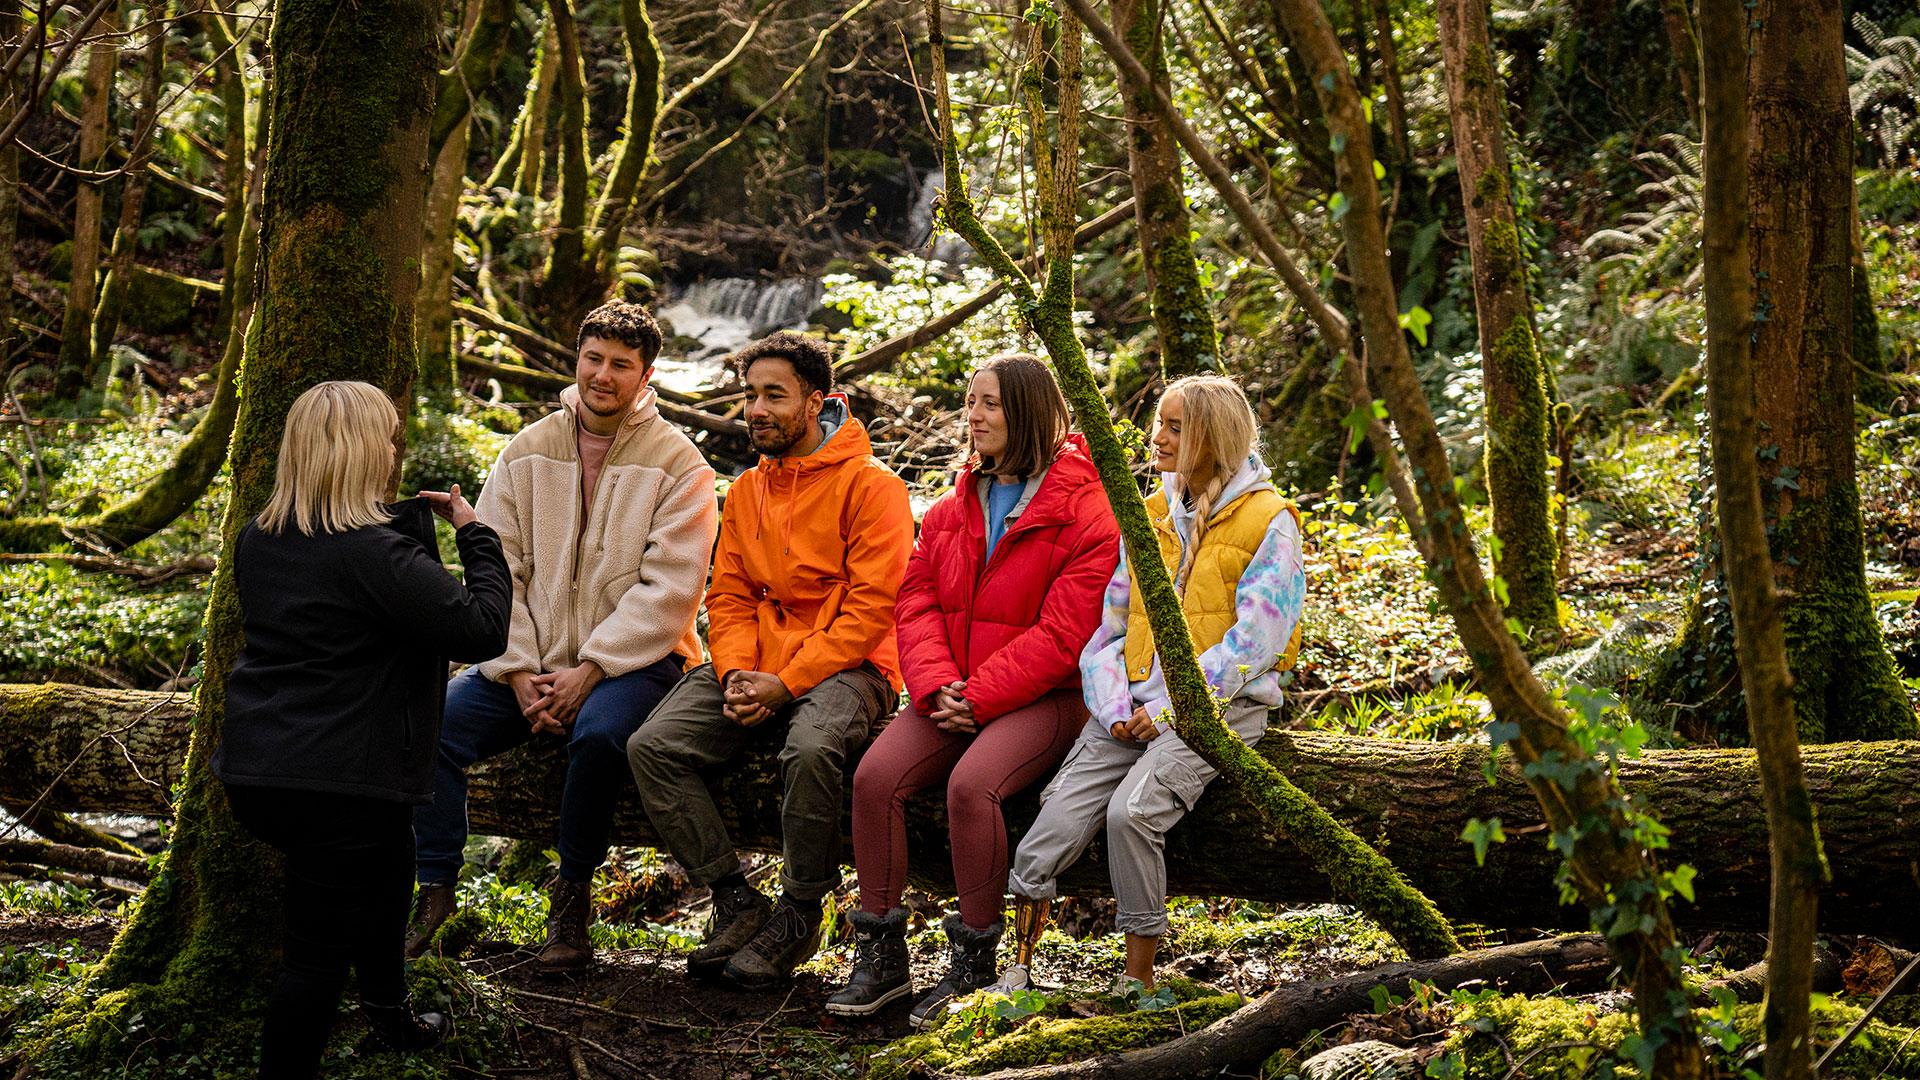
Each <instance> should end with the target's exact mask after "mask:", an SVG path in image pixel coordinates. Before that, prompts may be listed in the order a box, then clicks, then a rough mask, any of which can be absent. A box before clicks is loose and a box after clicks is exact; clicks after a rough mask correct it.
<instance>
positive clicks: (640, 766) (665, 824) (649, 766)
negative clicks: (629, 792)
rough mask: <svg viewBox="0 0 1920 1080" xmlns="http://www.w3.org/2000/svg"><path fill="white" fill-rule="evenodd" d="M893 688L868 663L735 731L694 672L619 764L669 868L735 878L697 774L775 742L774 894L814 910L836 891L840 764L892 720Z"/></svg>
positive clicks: (730, 851) (706, 674)
mask: <svg viewBox="0 0 1920 1080" xmlns="http://www.w3.org/2000/svg"><path fill="white" fill-rule="evenodd" d="M894 703H895V695H894V692H893V687H892V686H891V685H890V684H889V683H888V682H887V677H886V676H885V675H883V674H881V672H880V669H879V668H876V667H874V666H873V664H871V663H862V664H861V665H860V666H859V667H857V668H853V669H851V670H848V671H842V672H840V673H839V674H837V675H833V676H831V677H829V678H828V679H827V680H826V681H825V682H822V683H821V684H820V685H818V686H816V687H814V688H813V689H811V690H809V691H807V692H806V693H804V694H802V695H800V696H799V697H797V698H795V699H793V700H792V701H791V702H789V703H788V704H787V705H786V706H785V707H783V708H782V709H781V710H780V711H779V712H778V713H776V714H774V716H772V717H770V718H769V719H767V720H764V721H762V722H760V723H758V724H755V725H754V726H752V727H742V726H741V725H739V724H736V723H734V722H733V721H731V720H729V719H727V718H726V716H724V715H723V714H722V713H721V712H720V708H721V706H722V705H723V704H725V699H724V697H723V696H722V694H721V689H720V680H719V678H718V676H716V675H715V674H714V671H713V665H712V664H702V665H700V666H699V667H697V668H694V669H693V670H692V671H689V672H687V674H686V675H685V676H684V677H683V678H681V680H680V682H679V685H677V686H675V687H674V688H673V689H672V690H670V691H668V693H667V696H666V697H665V698H663V699H662V700H661V702H660V704H658V705H656V706H654V709H653V714H652V715H651V716H649V717H648V718H647V722H646V723H644V724H641V725H640V727H639V729H638V730H636V731H635V732H634V733H633V736H632V737H631V738H629V739H628V740H627V763H628V764H629V765H630V766H632V768H633V780H634V783H635V784H637V785H638V786H639V788H640V805H641V806H642V807H643V808H645V810H646V812H647V818H648V820H649V821H650V822H652V824H653V831H654V833H655V834H656V835H657V836H659V837H660V839H661V840H662V841H663V842H665V844H666V845H667V850H668V851H670V852H671V853H672V854H673V858H674V861H676V862H678V863H679V864H680V865H681V866H682V867H684V868H685V869H686V871H687V873H688V874H689V875H690V876H692V877H693V878H694V880H696V881H699V882H700V883H701V884H703V885H704V884H710V883H712V882H713V881H714V880H716V879H718V878H722V877H725V876H727V875H728V874H731V873H733V872H734V871H736V870H739V869H740V855H739V853H738V852H737V851H736V850H735V849H734V846H733V838H732V837H731V836H729V835H728V834H727V826H726V822H725V821H723V820H722V819H721V816H720V810H719V808H718V807H716V806H715V805H714V802H713V792H712V790H711V789H710V788H709V787H708V786H707V781H706V778H705V777H704V776H703V775H702V774H703V773H705V772H709V771H711V770H714V769H717V768H720V767H722V766H724V765H726V764H727V763H729V762H731V761H733V760H734V759H735V758H738V757H739V756H740V755H741V754H743V753H745V752H746V750H747V748H748V747H750V746H752V745H753V744H754V743H756V742H758V741H761V740H764V739H773V738H780V739H784V743H783V745H782V746H781V748H780V783H781V787H782V789H783V790H782V795H781V806H780V830H781V844H782V847H783V848H784V852H783V854H784V855H785V856H786V868H785V869H784V871H783V872H782V873H781V875H780V886H781V888H782V889H784V890H785V891H786V893H787V894H788V895H789V896H791V897H793V898H794V899H795V900H801V901H807V902H813V901H817V900H819V899H820V898H822V897H824V896H826V895H827V894H828V893H830V892H832V891H833V890H834V889H835V887H837V886H838V885H839V884H840V856H841V851H842V847H841V832H840V829H841V824H840V823H841V818H842V816H843V814H844V812H845V808H846V802H845V793H846V775H847V762H848V761H849V760H851V759H852V757H853V755H854V754H855V753H856V752H857V751H858V750H859V749H860V748H861V747H862V746H864V745H865V744H866V742H867V740H868V738H870V737H871V735H872V733H873V730H874V728H875V727H876V726H877V725H878V724H879V723H880V721H882V720H883V719H885V718H886V717H888V716H889V715H891V714H892V713H893V707H894Z"/></svg>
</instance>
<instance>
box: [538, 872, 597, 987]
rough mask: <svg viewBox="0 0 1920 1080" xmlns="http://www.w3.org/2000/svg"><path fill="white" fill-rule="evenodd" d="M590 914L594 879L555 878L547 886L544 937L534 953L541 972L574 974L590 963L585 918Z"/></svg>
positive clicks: (584, 968)
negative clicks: (545, 930) (545, 935)
mask: <svg viewBox="0 0 1920 1080" xmlns="http://www.w3.org/2000/svg"><path fill="white" fill-rule="evenodd" d="M592 914H593V883H592V882H588V881H568V880H567V879H566V878H558V877H557V878H554V879H553V884H551V885H549V886H547V940H546V941H545V942H543V943H541V945H540V951H539V953H537V954H536V955H535V956H534V961H533V966H534V970H535V971H537V972H539V973H540V974H542V975H549V976H553V975H577V974H579V973H580V972H583V971H585V970H587V969H588V968H590V967H592V966H593V942H592V940H591V939H589V938H588V937H587V922H588V920H589V919H590V918H591V917H592Z"/></svg>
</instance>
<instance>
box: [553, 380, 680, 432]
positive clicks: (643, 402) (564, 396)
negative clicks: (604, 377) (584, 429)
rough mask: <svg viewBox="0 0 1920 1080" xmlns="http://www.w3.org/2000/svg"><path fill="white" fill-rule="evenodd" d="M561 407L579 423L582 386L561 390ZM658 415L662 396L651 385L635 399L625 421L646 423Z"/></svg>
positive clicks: (627, 422)
mask: <svg viewBox="0 0 1920 1080" xmlns="http://www.w3.org/2000/svg"><path fill="white" fill-rule="evenodd" d="M560 407H561V408H563V409H565V410H567V415H568V416H570V417H572V418H573V420H574V422H575V423H579V421H580V408H581V406H580V387H579V386H578V385H577V384H576V385H574V386H569V387H567V388H566V389H565V390H562V391H560ZM658 415H660V398H659V395H657V394H655V393H654V392H653V387H651V386H649V387H647V388H646V389H645V390H642V391H640V396H639V397H637V398H634V399H633V408H632V410H631V411H629V412H628V413H627V418H626V420H625V421H623V423H626V424H640V423H645V422H646V421H648V420H651V419H653V418H654V417H656V416H658Z"/></svg>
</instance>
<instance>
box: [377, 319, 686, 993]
mask: <svg viewBox="0 0 1920 1080" xmlns="http://www.w3.org/2000/svg"><path fill="white" fill-rule="evenodd" d="M579 349H580V352H579V358H578V361H577V369H576V372H575V384H574V385H573V386H570V387H568V388H567V389H565V390H563V391H561V394H560V404H561V406H562V408H560V409H559V410H557V411H555V412H553V413H551V414H549V415H548V416H546V417H544V418H543V419H541V420H539V421H537V422H536V423H534V424H532V425H530V426H529V427H527V428H526V430H524V431H522V432H521V433H520V434H518V435H516V436H514V439H513V441H512V442H510V443H508V444H507V447H506V449H505V450H503V451H502V452H501V454H500V460H499V461H498V462H497V463H495V465H494V468H493V473H492V475H491V476H489V477H488V479H487V484H486V487H485V488H484V489H483V490H482V491H481V493H480V502H479V506H478V507H477V510H478V513H479V516H480V520H481V521H483V522H485V523H486V524H488V525H490V526H492V527H493V528H494V529H495V530H496V531H497V532H499V534H500V541H501V545H502V546H503V547H504V548H505V550H506V556H507V565H508V566H509V567H510V568H511V569H512V571H513V619H512V624H511V626H510V628H509V632H508V639H507V651H506V652H504V653H502V654H501V655H500V656H499V657H497V658H496V659H493V660H490V661H488V662H486V663H484V664H479V665H476V666H475V667H473V668H470V669H469V670H467V671H466V672H465V673H463V674H461V675H459V676H458V677H456V678H455V679H454V680H453V685H452V686H450V687H449V688H448V692H447V709H446V718H445V720H444V721H443V723H442V725H441V729H440V752H439V760H438V763H437V764H436V766H435V770H434V783H433V803H432V804H431V805H429V806H423V807H421V808H420V809H419V810H418V811H417V812H416V813H415V815H414V836H415V845H416V854H415V866H416V877H417V879H418V880H419V882H420V892H419V895H418V898H417V900H416V906H415V912H414V920H413V925H412V927H411V928H410V933H409V936H408V940H407V947H408V951H409V953H410V954H412V955H418V954H419V953H421V952H424V951H425V950H426V948H427V947H428V944H429V942H430V940H431V938H432V935H433V932H434V930H435V929H437V928H438V927H439V925H440V924H441V923H443V922H445V921H446V919H447V917H448V916H449V915H451V914H452V912H453V909H454V899H453V886H454V881H455V878H456V876H457V875H458V873H459V870H460V865H461V862H462V860H463V851H464V849H465V847H466V839H467V781H466V770H467V767H468V766H470V765H472V764H473V763H474V762H476V761H479V760H481V759H483V758H489V757H492V756H494V755H496V754H500V753H503V752H505V751H507V750H509V749H512V748H513V747H516V746H519V745H520V744H522V743H525V742H527V741H529V740H532V739H535V738H539V737H543V736H544V737H547V738H550V739H551V741H553V742H554V743H555V744H562V743H564V745H565V748H566V754H567V777H566V786H565V788H564V789H563V791H562V794H561V797H560V835H559V838H558V840H559V845H558V847H559V852H560V872H559V876H558V878H557V879H556V880H555V881H554V882H553V884H552V885H551V886H550V890H549V897H548V899H549V907H548V916H547V940H546V942H545V944H543V945H542V946H541V949H540V952H539V955H538V958H537V964H538V966H539V968H540V970H542V971H544V972H548V973H555V974H558V973H565V972H570V971H578V970H580V969H583V968H585V967H587V966H588V965H590V964H591V963H592V960H593V946H592V945H591V944H590V943H589V942H588V940H587V920H588V912H589V906H590V905H589V893H590V891H591V886H592V883H593V872H594V870H596V869H597V868H598V867H599V866H600V864H601V863H602V862H603V861H605V859H606V856H607V845H608V841H609V835H610V830H611V828H612V819H613V810H614V803H615V800H616V799H617V798H618V796H619V792H620V790H621V788H622V786H623V785H624V784H625V783H626V776H627V770H626V744H627V738H628V736H630V735H632V734H633V732H634V730H635V729H636V728H638V727H639V726H640V723H641V721H643V720H645V719H646V717H647V714H648V713H649V712H651V711H652V710H653V707H654V706H655V705H656V704H658V703H659V701H660V699H661V698H662V697H664V696H665V695H666V693H667V691H668V690H670V689H672V688H673V685H674V684H675V683H676V682H677V681H678V680H679V678H680V675H681V672H682V671H683V669H685V668H686V667H688V666H690V665H693V664H697V663H699V662H700V639H699V638H698V637H697V636H696V634H695V632H694V617H695V615H696V614H697V613H698V611H699V607H700V597H701V591H702V587H703V586H704V585H705V583H706V576H707V557H708V553H709V552H711V551H712V550H713V537H714V530H715V528H716V518H717V510H716V504H715V499H714V487H713V480H714V474H713V469H712V468H711V467H710V466H708V464H707V462H706V460H705V459H704V458H703V457H701V455H700V451H699V450H698V449H696V448H695V447H694V445H693V442H692V440H690V439H688V438H687V436H686V435H685V434H684V433H683V432H681V431H680V429H679V428H677V427H675V426H674V425H673V424H672V423H671V422H669V421H668V420H666V419H664V418H663V417H662V416H661V415H660V410H659V407H658V406H657V405H656V403H655V399H654V393H653V391H652V390H651V389H650V388H649V387H648V386H647V383H648V380H649V378H650V377H651V376H652V374H653V361H654V358H655V357H656V356H658V355H659V352H660V328H659V326H658V325H657V324H655V322H654V321H653V317H652V316H651V315H649V314H648V313H647V311H646V309H645V308H642V307H640V306H638V305H635V304H628V303H625V302H622V301H617V300H616V301H614V302H612V303H609V304H607V305H605V306H603V307H601V308H599V309H597V310H595V311H594V312H593V313H592V314H590V315H588V316H587V318H586V320H585V321H584V322H582V323H581V324H580V338H579Z"/></svg>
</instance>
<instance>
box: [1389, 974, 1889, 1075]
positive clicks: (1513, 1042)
mask: <svg viewBox="0 0 1920 1080" xmlns="http://www.w3.org/2000/svg"><path fill="white" fill-rule="evenodd" d="M1814 998H1815V1000H1814V1006H1813V1032H1814V1043H1815V1045H1816V1046H1817V1047H1818V1048H1820V1049H1821V1050H1824V1049H1825V1048H1826V1047H1827V1046H1828V1045H1830V1044H1831V1043H1832V1042H1833V1040H1835V1039H1837V1038H1839V1037H1840V1035H1841V1034H1842V1033H1843V1032H1844V1031H1845V1030H1846V1029H1847V1028H1848V1027H1849V1026H1850V1025H1851V1024H1853V1023H1854V1022H1855V1021H1856V1020H1858V1019H1859V1018H1860V1015H1861V1013H1862V1012H1863V1009H1862V1008H1861V1007H1859V1006H1856V1005H1851V1004H1847V1003H1845V1002H1841V1001H1836V1000H1833V999H1830V998H1827V997H1825V996H1824V995H1819V994H1816V995H1814ZM1908 1000H1909V1001H1911V1000H1912V999H1911V998H1909V999H1908ZM1895 1004H1898V1002H1896V1003H1895ZM1694 1015H1695V1019H1696V1020H1697V1021H1698V1023H1699V1025H1700V1031H1701V1034H1702V1038H1703V1039H1704V1040H1705V1042H1706V1045H1707V1049H1708V1052H1709V1055H1710V1058H1711V1059H1713V1065H1714V1072H1715V1075H1722V1076H1731V1077H1748V1076H1752V1077H1757V1076H1758V1075H1759V1068H1760V1062H1759V1056H1758V1055H1759V1048H1760V1046H1761V1043H1762V1025H1763V1017H1762V1012H1761V1006H1760V1005H1758V1004H1753V1005H1740V1004H1735V1003H1733V1002H1732V1000H1731V998H1730V997H1728V998H1725V999H1724V1000H1723V1001H1722V1002H1720V1003H1719V1004H1717V1005H1715V1006H1713V1007H1711V1008H1703V1009H1696V1010H1695V1012H1694ZM1915 1019H1916V1016H1915V1014H1914V1010H1913V1009H1912V1008H1911V1007H1909V1008H1907V1009H1906V1010H1905V1011H1901V1010H1899V1009H1895V1010H1892V1011H1891V1012H1890V1014H1889V1015H1887V1017H1886V1018H1885V1019H1882V1018H1880V1017H1876V1018H1875V1019H1874V1020H1873V1021H1872V1022H1870V1023H1869V1024H1868V1025H1867V1027H1866V1028H1865V1030H1863V1031H1862V1032H1861V1034H1860V1035H1858V1036H1857V1037H1855V1039H1854V1041H1853V1042H1852V1043H1851V1044H1850V1045H1849V1046H1848V1047H1847V1048H1846V1049H1845V1050H1842V1051H1841V1052H1840V1053H1839V1055H1838V1056H1836V1057H1835V1058H1834V1060H1833V1061H1832V1062H1831V1063H1829V1065H1828V1066H1827V1068H1826V1069H1825V1070H1823V1075H1827V1076H1835V1077H1876V1076H1884V1077H1913V1076H1920V1037H1916V1036H1920V1028H1916V1027H1912V1026H1907V1025H1908V1024H1911V1023H1912V1022H1913V1021H1914V1020H1915ZM1897 1021H1904V1023H1901V1022H1897ZM1453 1024H1454V1029H1453V1033H1452V1034H1451V1035H1450V1036H1449V1037H1448V1039H1447V1042H1446V1047H1445V1050H1444V1052H1443V1053H1442V1054H1441V1056H1440V1057H1438V1058H1436V1059H1435V1060H1434V1061H1432V1062H1430V1063H1429V1064H1428V1067H1427V1075H1428V1076H1430V1077H1439V1078H1442V1080H1480V1078H1483V1077H1506V1076H1526V1077H1530V1078H1534V1080H1575V1078H1579V1077H1601V1078H1605V1077H1618V1078H1620V1080H1626V1078H1645V1077H1647V1076H1648V1073H1647V1071H1646V1068H1647V1066H1646V1058H1645V1056H1644V1053H1643V1052H1642V1051H1641V1050H1640V1045H1639V1043H1638V1038H1637V1036H1636V1035H1635V1031H1636V1024H1635V1021H1634V1019H1633V1017H1632V1016H1631V1015H1630V1014H1628V1013H1625V1012H1620V1011H1617V1010H1611V1009H1608V1008H1605V1007H1603V1006H1601V1005H1597V1004H1594V1003H1591V1002H1586V1001H1581V1000H1576V999H1569V998H1561V997H1545V996H1543V997H1528V996H1525V995H1513V996H1501V995H1498V994H1483V995H1478V996H1476V998H1475V999H1474V1000H1470V1001H1468V1002H1467V1003H1466V1004H1463V1005H1461V1006H1460V1007H1459V1008H1458V1010H1457V1011H1456V1012H1455V1014H1454V1017H1453Z"/></svg>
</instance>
